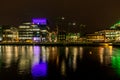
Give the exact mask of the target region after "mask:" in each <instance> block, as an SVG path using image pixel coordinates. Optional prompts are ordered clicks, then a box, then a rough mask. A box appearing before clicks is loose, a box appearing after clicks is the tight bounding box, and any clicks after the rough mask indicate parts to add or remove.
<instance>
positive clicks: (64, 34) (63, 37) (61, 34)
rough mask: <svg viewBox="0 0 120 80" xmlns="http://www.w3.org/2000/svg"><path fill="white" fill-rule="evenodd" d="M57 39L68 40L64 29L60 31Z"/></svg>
mask: <svg viewBox="0 0 120 80" xmlns="http://www.w3.org/2000/svg"><path fill="white" fill-rule="evenodd" d="M57 41H58V42H59V41H66V32H65V31H63V32H59V33H58V34H57Z"/></svg>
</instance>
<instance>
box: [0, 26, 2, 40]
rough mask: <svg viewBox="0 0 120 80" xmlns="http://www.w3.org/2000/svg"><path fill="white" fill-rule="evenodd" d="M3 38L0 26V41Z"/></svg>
mask: <svg viewBox="0 0 120 80" xmlns="http://www.w3.org/2000/svg"><path fill="white" fill-rule="evenodd" d="M2 39H3V29H2V26H0V41H2Z"/></svg>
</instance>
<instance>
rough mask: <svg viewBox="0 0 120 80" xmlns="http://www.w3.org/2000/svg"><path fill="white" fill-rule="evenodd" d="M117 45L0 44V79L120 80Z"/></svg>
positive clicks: (119, 54) (119, 50) (119, 53)
mask: <svg viewBox="0 0 120 80" xmlns="http://www.w3.org/2000/svg"><path fill="white" fill-rule="evenodd" d="M119 79H120V48H115V47H112V46H99V47H92V46H0V80H119Z"/></svg>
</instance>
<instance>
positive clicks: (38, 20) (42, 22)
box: [32, 18, 47, 25]
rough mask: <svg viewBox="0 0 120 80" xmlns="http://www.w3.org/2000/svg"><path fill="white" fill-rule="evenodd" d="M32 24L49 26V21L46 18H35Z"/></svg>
mask: <svg viewBox="0 0 120 80" xmlns="http://www.w3.org/2000/svg"><path fill="white" fill-rule="evenodd" d="M32 22H33V23H34V24H39V25H47V19H46V18H34V19H32Z"/></svg>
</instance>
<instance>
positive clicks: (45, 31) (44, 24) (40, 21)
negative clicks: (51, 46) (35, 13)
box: [32, 18, 49, 42]
mask: <svg viewBox="0 0 120 80" xmlns="http://www.w3.org/2000/svg"><path fill="white" fill-rule="evenodd" d="M32 23H33V24H35V25H38V27H39V28H40V34H41V41H42V42H46V41H48V36H49V27H48V21H47V19H46V18H33V19H32Z"/></svg>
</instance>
